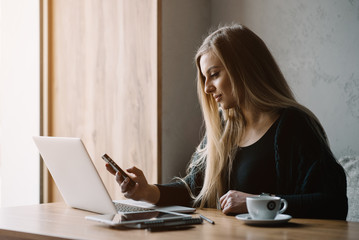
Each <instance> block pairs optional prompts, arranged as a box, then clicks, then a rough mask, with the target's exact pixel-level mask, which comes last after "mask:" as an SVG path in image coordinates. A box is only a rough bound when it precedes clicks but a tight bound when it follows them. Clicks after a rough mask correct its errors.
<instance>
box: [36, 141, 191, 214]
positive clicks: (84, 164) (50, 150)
mask: <svg viewBox="0 0 359 240" xmlns="http://www.w3.org/2000/svg"><path fill="white" fill-rule="evenodd" d="M33 140H34V142H35V144H36V146H37V148H38V149H39V152H40V154H41V156H42V158H43V160H44V162H45V164H46V166H47V168H48V169H49V171H50V173H51V175H52V177H53V179H54V181H55V184H56V185H57V187H58V189H59V191H60V193H61V195H62V197H63V198H64V201H65V203H66V204H67V205H69V206H71V207H73V208H77V209H82V210H86V211H91V212H95V213H101V214H116V213H118V212H134V211H144V210H162V211H170V212H181V213H193V212H195V208H190V207H184V206H165V207H160V206H155V205H153V204H149V203H146V202H141V201H134V200H129V199H126V200H119V201H112V199H111V197H110V195H109V193H108V191H107V189H106V187H105V185H104V184H103V182H102V179H101V177H100V175H99V174H98V172H97V170H96V167H95V165H94V164H93V162H92V160H91V158H90V156H89V154H88V152H87V150H86V147H85V145H84V144H83V142H82V140H81V139H80V138H68V137H42V136H40V137H33Z"/></svg>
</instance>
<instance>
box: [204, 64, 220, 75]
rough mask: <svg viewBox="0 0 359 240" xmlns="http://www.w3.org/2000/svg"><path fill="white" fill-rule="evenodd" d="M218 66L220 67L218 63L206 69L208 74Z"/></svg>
mask: <svg viewBox="0 0 359 240" xmlns="http://www.w3.org/2000/svg"><path fill="white" fill-rule="evenodd" d="M216 68H220V66H216V65H214V66H211V67H210V68H208V69H207V71H206V72H207V74H208V73H209V72H210V71H211V70H213V69H216Z"/></svg>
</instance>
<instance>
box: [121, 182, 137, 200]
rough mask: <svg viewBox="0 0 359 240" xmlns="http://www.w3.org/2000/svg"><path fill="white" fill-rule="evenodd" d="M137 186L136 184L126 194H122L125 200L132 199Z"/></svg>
mask: <svg viewBox="0 0 359 240" xmlns="http://www.w3.org/2000/svg"><path fill="white" fill-rule="evenodd" d="M137 188H138V184H136V185H135V186H134V187H131V188H130V189H129V190H128V191H127V192H125V193H124V196H125V197H126V198H132V196H133V195H134V193H135V192H136V191H137Z"/></svg>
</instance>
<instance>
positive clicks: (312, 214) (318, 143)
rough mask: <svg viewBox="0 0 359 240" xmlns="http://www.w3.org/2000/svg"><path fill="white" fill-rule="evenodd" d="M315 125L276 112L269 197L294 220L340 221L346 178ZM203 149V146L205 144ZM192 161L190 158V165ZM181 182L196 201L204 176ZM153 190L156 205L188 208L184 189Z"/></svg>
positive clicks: (298, 115)
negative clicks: (284, 202)
mask: <svg viewBox="0 0 359 240" xmlns="http://www.w3.org/2000/svg"><path fill="white" fill-rule="evenodd" d="M315 124H316V123H315V122H313V121H312V120H311V119H310V118H309V116H307V114H305V113H304V112H302V111H300V110H297V109H294V108H287V109H284V110H283V111H282V112H281V115H280V118H279V123H278V126H277V128H276V133H275V137H274V152H275V163H274V164H275V169H276V189H277V191H276V192H275V193H273V194H275V195H277V196H279V197H281V198H284V199H286V200H287V201H288V208H287V210H286V213H287V214H290V215H292V216H293V217H297V218H298V217H301V218H326V219H343V220H345V219H346V216H347V211H348V200H347V196H346V176H345V172H344V170H343V168H342V167H341V165H340V164H338V162H337V161H336V159H335V157H334V156H333V154H332V152H331V150H330V148H329V146H328V145H327V144H326V142H325V141H324V140H323V137H322V136H325V133H324V131H323V132H321V133H317V131H315V130H314V126H315ZM320 134H322V136H320ZM324 138H325V137H324ZM202 144H206V139H205V138H204V140H203V141H202ZM196 160H198V155H197V154H196V153H195V154H194V155H193V157H192V159H191V161H196ZM184 180H185V181H186V183H187V184H188V186H189V187H190V189H191V192H192V193H193V194H194V195H197V194H198V193H199V192H200V190H201V188H202V185H203V173H202V172H200V171H196V169H192V170H191V172H190V173H189V174H188V175H187V176H186V177H185V178H184ZM157 186H158V187H159V189H160V200H159V202H158V203H157V205H171V204H177V205H186V206H192V205H193V199H192V198H191V197H190V194H189V192H188V190H187V188H186V186H185V184H184V183H182V182H180V181H178V182H173V183H169V184H159V185H157Z"/></svg>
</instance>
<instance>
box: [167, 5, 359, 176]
mask: <svg viewBox="0 0 359 240" xmlns="http://www.w3.org/2000/svg"><path fill="white" fill-rule="evenodd" d="M162 4H163V6H162V12H163V13H162V44H163V49H162V61H163V65H162V97H163V99H162V117H163V118H162V150H163V152H162V162H163V163H162V179H163V182H167V181H169V180H170V179H171V178H172V177H173V176H178V175H179V174H182V175H183V173H184V169H185V166H186V164H187V162H188V161H189V159H190V156H191V154H192V153H193V151H194V150H195V147H196V145H197V144H198V141H199V136H200V126H201V115H200V112H199V111H200V110H199V106H198V101H197V96H196V89H195V77H196V71H195V68H194V63H193V56H194V54H195V51H196V48H197V47H198V45H199V44H200V43H201V40H202V37H203V36H204V35H206V33H207V32H208V30H209V29H210V28H213V27H217V26H218V25H221V24H222V25H223V24H229V23H232V22H239V23H243V24H245V25H247V26H248V27H249V28H250V29H252V30H253V31H254V32H256V33H257V34H258V35H259V36H260V37H261V38H262V39H263V40H264V41H265V42H266V43H267V45H268V47H269V48H270V49H271V51H272V53H273V55H274V57H275V58H276V60H277V62H278V64H279V65H280V67H281V69H282V71H283V73H284V75H285V77H286V78H287V80H288V82H289V84H290V85H291V87H292V89H293V91H294V93H295V95H296V97H297V100H298V101H299V102H300V103H302V104H304V105H305V106H307V107H308V108H310V109H311V110H312V111H313V112H314V113H315V114H316V115H317V117H318V118H319V119H320V121H321V122H322V124H323V126H324V128H325V130H326V132H327V134H328V137H329V140H330V143H331V147H332V150H333V152H334V154H335V155H336V156H337V157H340V156H344V155H359V0H348V1H346V0H164V1H162Z"/></svg>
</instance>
